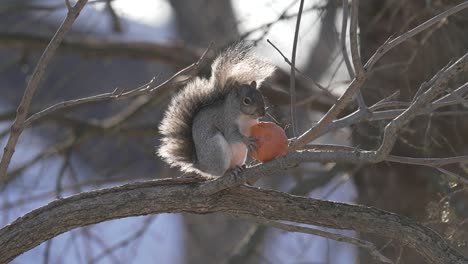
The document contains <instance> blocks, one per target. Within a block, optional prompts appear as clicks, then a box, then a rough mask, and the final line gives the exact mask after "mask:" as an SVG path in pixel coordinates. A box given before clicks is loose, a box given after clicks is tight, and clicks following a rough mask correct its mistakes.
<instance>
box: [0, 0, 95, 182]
mask: <svg viewBox="0 0 468 264" xmlns="http://www.w3.org/2000/svg"><path fill="white" fill-rule="evenodd" d="M87 2H88V0H79V1H78V2H77V3H76V4H75V6H73V7H72V8H71V9H69V10H68V13H67V16H66V18H65V20H64V21H63V22H62V24H61V25H60V28H59V29H58V30H57V32H56V33H55V35H54V37H53V38H52V40H51V41H50V43H49V45H48V46H47V48H46V49H45V50H44V53H43V54H42V56H41V58H40V59H39V61H38V63H37V65H36V68H35V69H34V72H33V73H32V76H31V79H30V80H29V82H28V85H27V86H26V89H25V91H24V95H23V98H22V99H21V102H20V103H19V105H18V109H17V110H16V118H15V121H14V122H13V125H12V126H11V129H10V136H9V138H8V141H7V144H6V146H5V148H4V151H3V156H2V159H1V161H0V181H1V180H2V179H3V178H5V177H6V174H7V170H8V165H9V164H10V161H11V157H12V156H13V153H14V152H15V147H16V143H17V142H18V139H19V137H20V135H21V132H22V131H23V128H24V124H23V123H24V121H25V120H26V117H27V115H28V110H29V106H30V105H31V101H32V98H33V96H34V93H35V92H36V90H37V87H38V86H39V83H40V81H41V79H42V76H43V75H44V72H45V70H46V68H47V65H48V64H49V62H50V60H51V59H52V57H53V56H54V53H55V51H56V50H57V48H58V46H59V45H60V42H61V41H62V40H63V38H64V36H65V33H66V32H67V31H68V30H69V29H70V28H71V26H72V25H73V22H74V21H75V19H76V18H77V17H78V15H79V14H80V11H81V10H82V9H83V7H84V6H85V5H86V3H87Z"/></svg>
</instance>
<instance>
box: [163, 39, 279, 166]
mask: <svg viewBox="0 0 468 264" xmlns="http://www.w3.org/2000/svg"><path fill="white" fill-rule="evenodd" d="M274 70H275V67H274V66H273V65H271V64H270V63H268V62H267V61H265V60H264V59H262V58H259V57H256V56H255V55H253V54H252V52H251V51H250V49H249V48H248V47H246V46H245V45H244V44H238V45H236V46H233V47H230V48H228V49H227V50H226V51H224V52H223V53H221V54H220V55H219V56H218V57H217V59H216V60H215V61H214V62H213V65H212V75H211V78H210V79H209V80H208V79H201V78H196V79H195V80H193V81H192V82H190V83H189V84H187V86H186V87H185V88H183V90H182V91H180V92H179V93H178V94H177V95H176V96H174V98H173V99H172V101H171V103H170V104H169V107H168V109H167V110H166V112H165V114H164V118H163V120H162V121H161V124H160V126H159V131H160V133H161V134H162V135H163V137H162V139H161V145H160V146H159V149H158V155H159V156H160V157H161V158H162V159H163V160H164V161H166V162H167V163H168V164H169V165H171V167H175V166H178V167H180V168H181V170H182V171H185V172H192V171H199V170H198V169H197V166H196V164H197V158H196V152H195V144H194V142H193V137H192V123H193V119H194V118H195V115H196V114H197V113H198V112H199V111H200V109H201V108H202V107H203V106H206V105H208V104H211V103H213V102H214V101H216V100H222V99H223V98H224V97H225V96H226V95H227V94H228V93H229V90H230V89H231V88H232V85H230V84H232V83H233V82H238V83H240V84H248V83H251V82H253V81H256V82H257V87H260V84H261V83H262V82H263V81H264V80H265V79H266V78H267V77H269V76H270V75H271V74H272V73H273V71H274Z"/></svg>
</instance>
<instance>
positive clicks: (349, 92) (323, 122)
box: [290, 1, 468, 150]
mask: <svg viewBox="0 0 468 264" xmlns="http://www.w3.org/2000/svg"><path fill="white" fill-rule="evenodd" d="M467 7H468V1H467V2H464V3H462V4H459V5H457V6H455V7H453V8H450V9H449V10H447V11H445V12H443V13H441V14H439V15H437V16H435V17H433V18H431V19H429V20H428V21H426V22H424V23H423V24H421V25H419V26H417V27H416V28H414V29H412V30H410V31H408V32H406V33H404V34H402V35H400V36H399V37H397V38H395V39H393V40H391V41H390V40H387V41H386V42H385V43H384V44H382V45H381V46H380V47H379V48H378V49H377V51H376V53H375V54H374V55H373V56H372V57H371V58H370V59H369V60H368V61H367V63H366V65H365V66H364V69H365V70H366V71H367V72H369V71H370V69H371V68H372V66H373V65H374V64H375V63H376V62H377V61H378V60H379V59H380V58H381V57H382V56H383V55H384V54H385V53H386V52H388V51H389V50H391V49H393V48H394V47H396V46H397V45H399V44H401V43H403V42H404V41H406V40H408V39H409V38H411V37H413V36H415V35H416V34H418V33H420V32H421V31H423V30H424V29H427V28H428V27H430V26H431V25H433V24H435V23H437V22H438V21H440V20H442V19H444V18H446V17H447V16H450V15H453V14H455V13H457V12H459V11H461V10H463V9H464V8H467ZM364 77H365V76H359V75H356V78H355V79H354V80H353V81H352V82H351V83H350V84H349V86H348V88H347V89H346V91H345V92H344V93H343V94H342V95H341V96H340V98H338V100H337V102H336V103H335V104H334V105H333V106H332V107H331V108H330V110H329V111H328V112H327V113H326V114H325V115H324V116H323V117H322V118H321V119H320V121H319V122H318V123H317V124H316V125H315V126H313V127H312V128H310V129H309V130H307V131H306V132H304V133H303V134H302V135H300V136H299V137H298V138H297V140H296V141H294V142H293V143H292V144H291V146H290V150H297V149H300V148H302V147H303V146H305V145H306V144H307V143H309V142H311V141H312V140H314V139H316V138H318V137H319V136H320V135H322V131H323V130H324V129H326V128H327V126H328V125H329V124H330V123H332V122H333V121H334V120H335V118H336V117H337V116H338V115H339V114H340V113H341V112H342V111H343V110H344V109H345V108H346V106H347V105H348V104H349V103H350V102H351V101H352V98H353V96H354V95H355V94H356V93H357V92H358V91H359V89H360V88H361V86H362V85H363V84H364V82H365V78H364Z"/></svg>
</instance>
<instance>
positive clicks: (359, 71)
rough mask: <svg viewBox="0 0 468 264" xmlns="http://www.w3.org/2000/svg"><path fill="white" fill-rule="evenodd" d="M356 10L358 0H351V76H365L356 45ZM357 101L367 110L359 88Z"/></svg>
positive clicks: (360, 106)
mask: <svg viewBox="0 0 468 264" xmlns="http://www.w3.org/2000/svg"><path fill="white" fill-rule="evenodd" d="M358 11H359V0H352V6H351V25H350V26H349V43H350V44H351V58H352V60H353V66H354V73H355V75H354V76H351V77H352V78H356V76H358V77H357V78H365V76H366V72H365V71H364V68H363V66H362V61H361V56H360V55H359V46H358V34H357V28H358V26H357V23H358ZM356 98H357V102H358V105H359V108H360V109H362V110H363V111H364V110H367V106H366V103H365V102H364V97H363V96H362V93H361V90H360V89H359V90H358V91H357V94H356Z"/></svg>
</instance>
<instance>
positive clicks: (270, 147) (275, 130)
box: [249, 122, 288, 161]
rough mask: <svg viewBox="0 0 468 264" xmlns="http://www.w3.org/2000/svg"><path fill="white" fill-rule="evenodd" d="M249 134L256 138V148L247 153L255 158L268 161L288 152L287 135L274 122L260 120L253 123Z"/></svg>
mask: <svg viewBox="0 0 468 264" xmlns="http://www.w3.org/2000/svg"><path fill="white" fill-rule="evenodd" d="M250 136H251V137H253V138H254V139H255V140H256V149H255V151H249V153H250V155H251V156H252V157H253V158H254V159H256V160H259V161H268V160H272V159H274V158H277V157H280V156H283V155H285V154H286V153H288V137H287V136H286V133H285V132H284V130H283V129H282V128H281V127H280V126H278V125H276V124H275V123H272V122H260V123H258V124H256V125H253V126H252V127H251V128H250Z"/></svg>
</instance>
